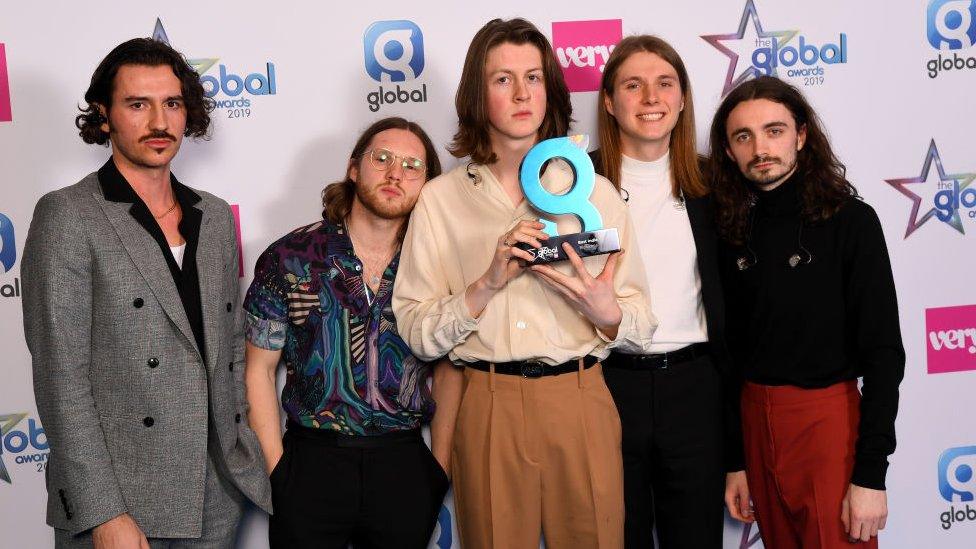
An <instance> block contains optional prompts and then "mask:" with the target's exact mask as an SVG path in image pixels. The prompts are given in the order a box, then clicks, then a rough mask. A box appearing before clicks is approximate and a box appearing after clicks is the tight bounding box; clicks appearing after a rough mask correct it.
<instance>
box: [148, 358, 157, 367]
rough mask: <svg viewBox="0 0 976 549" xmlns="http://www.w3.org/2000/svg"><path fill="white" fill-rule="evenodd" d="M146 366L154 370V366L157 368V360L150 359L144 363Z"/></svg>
mask: <svg viewBox="0 0 976 549" xmlns="http://www.w3.org/2000/svg"><path fill="white" fill-rule="evenodd" d="M146 364H148V365H149V367H150V368H155V367H156V366H159V359H158V358H156V357H152V358H150V359H149V360H147V361H146Z"/></svg>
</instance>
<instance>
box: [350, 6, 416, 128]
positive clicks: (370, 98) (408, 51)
mask: <svg viewBox="0 0 976 549" xmlns="http://www.w3.org/2000/svg"><path fill="white" fill-rule="evenodd" d="M363 59H364V62H365V65H366V74H368V75H369V77H370V78H372V79H373V80H375V81H377V82H379V83H380V86H379V88H378V89H377V90H376V91H371V92H369V93H368V94H366V104H367V105H369V110H371V111H373V112H377V111H379V110H380V108H382V106H383V105H394V104H397V103H402V104H406V103H426V102H427V84H424V83H421V85H420V87H417V85H416V84H415V83H412V84H408V82H413V81H414V80H416V79H417V78H418V77H420V74H421V73H423V72H424V33H423V32H421V30H420V27H418V26H417V24H416V23H414V22H413V21H406V20H397V21H376V22H375V23H373V24H372V25H370V26H369V27H368V28H367V29H366V33H365V34H364V35H363ZM384 84H385V85H386V86H385V87H384ZM391 84H393V85H392V86H391Z"/></svg>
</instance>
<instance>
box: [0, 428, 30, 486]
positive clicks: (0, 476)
mask: <svg viewBox="0 0 976 549" xmlns="http://www.w3.org/2000/svg"><path fill="white" fill-rule="evenodd" d="M25 417H27V414H7V415H4V416H0V439H3V438H4V437H5V436H7V433H9V432H10V431H12V430H13V428H14V427H16V426H17V424H18V423H20V422H21V421H23V420H24V418H25ZM0 443H2V442H0ZM0 480H2V481H4V482H6V483H7V484H12V482H11V480H10V473H8V472H7V465H6V464H5V463H4V462H3V457H2V454H0Z"/></svg>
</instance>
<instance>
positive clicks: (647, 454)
mask: <svg viewBox="0 0 976 549" xmlns="http://www.w3.org/2000/svg"><path fill="white" fill-rule="evenodd" d="M617 364H620V363H619V362H617ZM603 375H604V378H605V379H606V382H607V387H608V388H609V389H610V394H611V395H613V399H614V402H615V403H616V405H617V411H618V412H619V413H620V423H621V427H622V429H623V458H624V506H625V509H626V516H625V519H624V543H625V546H626V547H627V548H628V549H631V548H641V549H644V548H648V547H650V548H653V547H654V538H653V533H652V532H653V529H654V526H655V523H656V526H657V535H658V541H659V542H660V544H661V548H662V549H676V548H688V549H711V548H715V549H721V547H722V536H723V529H724V522H725V519H724V513H723V508H724V494H725V466H724V457H723V454H722V447H723V421H722V413H723V412H722V410H723V406H722V398H723V391H722V383H723V382H722V375H721V374H720V373H719V371H718V369H717V368H716V367H715V365H714V364H713V363H712V360H711V358H710V357H709V356H707V355H706V356H701V357H698V358H695V359H693V360H689V361H687V362H682V363H678V364H671V365H669V366H668V368H667V369H656V370H651V369H643V370H628V369H623V368H620V367H619V366H615V356H614V355H611V356H610V357H609V358H608V359H607V361H606V362H605V368H604V374H603Z"/></svg>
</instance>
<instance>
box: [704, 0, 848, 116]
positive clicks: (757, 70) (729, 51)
mask: <svg viewBox="0 0 976 549" xmlns="http://www.w3.org/2000/svg"><path fill="white" fill-rule="evenodd" d="M797 37H798V39H797V41H796V42H794V41H793V39H794V38H797ZM701 38H702V39H704V40H705V41H706V42H708V43H709V44H711V45H712V46H713V47H714V48H715V49H717V50H718V51H720V52H722V53H723V54H724V55H725V56H726V57H728V58H729V68H728V70H727V72H726V74H725V83H724V86H723V88H722V96H723V97H724V96H726V95H728V94H729V92H731V91H732V90H733V89H734V88H735V87H736V86H738V85H739V84H741V83H742V82H745V81H746V80H750V79H752V78H756V77H757V76H764V75H765V76H778V77H780V78H783V77H789V78H795V79H797V81H798V82H799V83H802V84H803V85H804V86H818V85H821V84H823V83H824V82H825V81H826V75H827V69H828V66H829V65H837V64H842V63H847V34H846V33H843V32H842V33H840V35H839V36H838V38H837V40H836V41H835V42H829V43H819V45H818V43H815V42H812V41H811V40H810V39H809V38H807V37H806V36H805V35H802V34H800V31H799V30H795V29H794V30H779V31H767V30H765V29H764V28H763V26H762V23H761V22H760V21H759V13H758V12H757V11H756V5H755V3H754V2H753V0H747V1H746V7H745V9H744V10H743V11H742V17H741V19H740V20H739V27H738V29H737V30H736V31H735V32H732V33H728V34H708V35H702V37H701ZM780 68H784V69H785V74H782V73H781V72H780V70H779V69H780Z"/></svg>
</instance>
